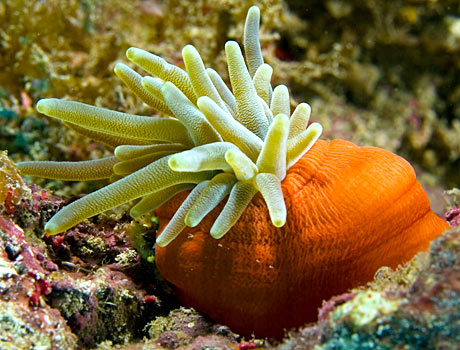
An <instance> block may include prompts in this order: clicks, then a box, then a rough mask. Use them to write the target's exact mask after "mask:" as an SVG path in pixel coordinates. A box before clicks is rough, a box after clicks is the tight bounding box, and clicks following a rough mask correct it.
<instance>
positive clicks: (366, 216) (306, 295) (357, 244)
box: [156, 140, 448, 337]
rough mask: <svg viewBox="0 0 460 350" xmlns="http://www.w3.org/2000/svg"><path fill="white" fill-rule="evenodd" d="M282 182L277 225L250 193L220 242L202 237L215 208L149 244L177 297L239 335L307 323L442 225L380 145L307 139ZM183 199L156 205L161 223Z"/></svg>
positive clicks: (400, 163) (407, 173) (405, 167)
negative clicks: (282, 211) (160, 242)
mask: <svg viewBox="0 0 460 350" xmlns="http://www.w3.org/2000/svg"><path fill="white" fill-rule="evenodd" d="M282 186H283V192H284V197H285V201H286V207H287V213H288V216H287V222H286V224H285V225H284V227H282V228H276V227H274V226H273V225H272V224H271V222H270V218H269V215H268V210H267V207H266V205H265V202H264V201H263V199H262V196H261V195H260V194H257V195H256V196H255V198H254V199H253V201H252V203H251V204H250V205H249V206H248V208H247V209H246V210H245V212H244V213H243V215H242V217H241V218H240V219H239V221H238V222H237V224H236V225H235V226H233V228H232V229H231V230H230V231H229V232H228V233H227V234H226V235H225V236H224V237H223V238H222V239H219V240H216V239H214V238H212V237H211V236H210V235H209V230H210V228H211V226H212V223H213V222H214V220H215V219H216V217H217V215H218V213H219V212H220V210H221V208H222V205H221V206H219V207H218V208H216V210H214V211H213V212H211V213H210V214H209V215H208V216H207V217H206V218H205V220H203V222H202V223H201V224H200V225H198V226H197V227H195V228H186V229H185V230H184V231H183V232H182V233H181V234H180V236H179V237H178V238H176V239H175V240H174V241H173V242H172V243H170V244H169V245H168V246H167V247H164V248H161V247H158V246H157V247H156V262H157V265H158V268H159V270H160V272H161V274H162V275H163V277H164V278H165V279H166V280H168V281H170V282H171V283H172V284H174V285H175V286H176V290H177V294H178V295H179V298H180V299H181V301H182V302H183V303H184V304H185V305H189V306H193V307H195V308H196V309H197V310H200V311H202V312H204V313H206V314H207V315H209V316H210V317H211V318H213V319H214V320H215V321H217V322H219V323H223V324H226V325H228V326H230V327H231V328H232V330H234V331H235V332H238V333H240V334H243V335H247V336H249V335H251V333H252V332H254V333H255V335H256V336H258V337H264V336H269V337H281V336H282V335H283V329H289V328H291V327H295V326H300V325H302V324H304V323H306V322H309V321H315V320H316V317H317V309H318V307H320V306H321V302H322V300H324V299H328V298H330V297H331V296H334V295H336V294H340V293H344V292H346V291H347V290H348V289H349V288H352V287H356V286H359V285H361V284H363V283H366V282H368V281H370V280H372V278H373V276H374V273H375V272H376V270H377V269H378V268H380V267H381V266H390V267H392V268H394V267H396V266H397V265H398V264H401V263H404V262H406V261H408V260H409V259H411V258H412V257H413V256H414V255H415V254H416V253H417V252H419V251H421V250H425V249H427V248H428V246H429V242H430V241H431V240H432V239H433V238H435V237H436V236H438V235H439V234H441V233H442V232H443V231H444V230H445V229H447V228H448V225H447V223H446V222H445V221H443V220H442V219H440V218H439V217H438V216H436V215H435V214H434V213H433V212H432V211H431V209H430V204H429V201H428V198H427V196H426V194H425V192H424V190H423V189H422V187H421V185H420V184H419V183H418V182H417V181H416V179H415V173H414V170H413V169H412V167H411V165H410V164H409V163H408V162H407V161H405V160H404V159H403V158H401V157H399V156H397V155H395V154H393V153H391V152H388V151H386V150H383V149H379V148H374V147H358V146H356V145H354V144H352V143H350V142H348V141H343V140H334V141H331V142H326V141H317V143H316V144H315V146H313V148H312V149H311V150H310V151H309V152H308V153H307V154H306V155H304V156H303V158H302V159H300V160H299V161H298V162H297V163H296V164H295V165H294V166H293V167H292V168H291V169H290V170H289V171H288V173H287V176H286V178H285V180H284V181H283V183H282ZM184 198H185V194H180V195H178V196H176V197H175V198H173V199H172V200H171V201H170V202H168V203H167V204H165V205H164V206H163V207H161V208H160V209H159V210H158V213H157V214H158V215H159V217H160V223H161V226H162V227H164V226H165V225H166V224H167V222H168V219H170V218H171V217H172V215H173V214H174V212H175V209H177V207H178V206H179V205H180V203H181V202H182V200H183V199H184Z"/></svg>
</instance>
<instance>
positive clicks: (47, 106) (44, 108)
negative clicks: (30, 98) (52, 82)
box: [35, 98, 57, 114]
mask: <svg viewBox="0 0 460 350" xmlns="http://www.w3.org/2000/svg"><path fill="white" fill-rule="evenodd" d="M56 101H57V99H55V98H43V99H41V100H39V101H38V102H37V105H36V106H35V107H36V108H37V111H39V112H40V113H43V114H48V113H49V112H50V111H51V110H52V109H53V107H54V106H55V105H56Z"/></svg>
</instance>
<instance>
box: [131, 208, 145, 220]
mask: <svg viewBox="0 0 460 350" xmlns="http://www.w3.org/2000/svg"><path fill="white" fill-rule="evenodd" d="M129 215H130V216H131V217H132V218H133V219H139V218H140V217H141V216H142V215H143V213H141V212H139V211H137V210H135V209H134V207H133V208H131V210H130V211H129Z"/></svg>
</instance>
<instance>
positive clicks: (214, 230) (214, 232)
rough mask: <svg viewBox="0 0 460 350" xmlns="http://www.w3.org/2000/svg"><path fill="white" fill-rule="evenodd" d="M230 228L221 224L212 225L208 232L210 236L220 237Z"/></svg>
mask: <svg viewBox="0 0 460 350" xmlns="http://www.w3.org/2000/svg"><path fill="white" fill-rule="evenodd" d="M229 230H230V228H225V227H223V226H221V225H216V223H214V225H212V227H211V231H210V232H209V233H210V235H211V237H212V238H215V239H220V238H222V237H224V236H225V234H226V233H227V232H228V231H229Z"/></svg>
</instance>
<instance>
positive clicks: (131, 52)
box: [126, 47, 143, 61]
mask: <svg viewBox="0 0 460 350" xmlns="http://www.w3.org/2000/svg"><path fill="white" fill-rule="evenodd" d="M141 51H143V50H141V49H138V48H137V47H130V48H129V49H128V50H126V57H127V58H128V59H129V60H130V61H132V60H135V59H136V58H137V57H138V56H139V53H140V52H141Z"/></svg>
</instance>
